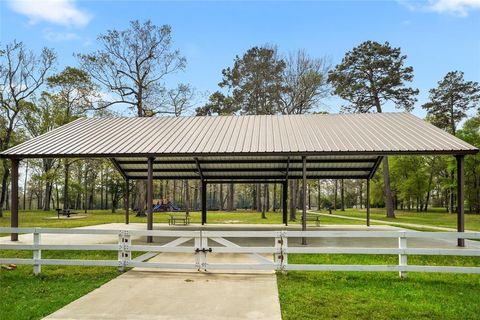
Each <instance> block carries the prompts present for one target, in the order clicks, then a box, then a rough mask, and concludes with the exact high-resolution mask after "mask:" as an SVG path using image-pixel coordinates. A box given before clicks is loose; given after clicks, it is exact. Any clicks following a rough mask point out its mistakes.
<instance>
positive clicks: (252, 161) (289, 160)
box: [117, 157, 376, 165]
mask: <svg viewBox="0 0 480 320" xmlns="http://www.w3.org/2000/svg"><path fill="white" fill-rule="evenodd" d="M197 159H198V158H197ZM375 161H376V160H375V159H316V160H308V163H315V164H318V163H375ZM117 162H118V163H119V164H126V165H129V164H132V165H139V164H140V165H142V164H147V161H146V160H117ZM287 162H290V163H302V160H295V159H290V157H287V159H286V160H280V159H272V160H269V159H257V160H250V159H248V160H247V159H245V160H242V159H229V160H214V159H212V160H201V159H198V163H200V164H229V163H233V164H251V163H276V164H281V163H287ZM153 163H154V164H192V165H194V164H197V161H195V160H155V161H154V162H153Z"/></svg>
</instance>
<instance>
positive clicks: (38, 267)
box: [33, 231, 42, 275]
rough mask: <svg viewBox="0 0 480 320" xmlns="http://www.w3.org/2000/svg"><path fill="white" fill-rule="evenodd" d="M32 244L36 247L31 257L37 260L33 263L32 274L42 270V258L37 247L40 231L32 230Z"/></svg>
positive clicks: (40, 251)
mask: <svg viewBox="0 0 480 320" xmlns="http://www.w3.org/2000/svg"><path fill="white" fill-rule="evenodd" d="M33 245H34V247H36V249H34V250H33V259H34V260H38V262H35V263H34V265H33V274H34V275H38V274H40V272H41V271H42V265H41V261H40V260H41V259H42V250H40V249H39V248H38V246H39V245H40V233H38V232H36V231H35V232H34V233H33Z"/></svg>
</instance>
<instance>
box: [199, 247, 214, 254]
mask: <svg viewBox="0 0 480 320" xmlns="http://www.w3.org/2000/svg"><path fill="white" fill-rule="evenodd" d="M195 252H196V253H199V252H203V253H205V252H212V248H208V249H206V248H202V249H199V248H196V249H195Z"/></svg>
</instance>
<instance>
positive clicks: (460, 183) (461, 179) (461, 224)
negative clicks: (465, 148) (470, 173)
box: [455, 155, 465, 247]
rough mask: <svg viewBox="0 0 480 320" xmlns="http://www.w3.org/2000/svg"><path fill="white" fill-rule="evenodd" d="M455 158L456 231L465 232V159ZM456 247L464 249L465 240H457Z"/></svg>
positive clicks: (461, 157)
mask: <svg viewBox="0 0 480 320" xmlns="http://www.w3.org/2000/svg"><path fill="white" fill-rule="evenodd" d="M455 158H457V231H458V232H465V212H464V211H465V207H464V206H465V204H464V201H465V192H464V191H465V190H464V183H465V158H464V156H463V155H457V156H455ZM457 242H458V246H459V247H465V239H458V240H457Z"/></svg>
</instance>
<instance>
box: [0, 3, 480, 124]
mask: <svg viewBox="0 0 480 320" xmlns="http://www.w3.org/2000/svg"><path fill="white" fill-rule="evenodd" d="M133 19H139V20H145V19H151V20H152V21H153V22H154V23H156V24H158V25H161V24H169V25H171V26H172V29H173V41H174V46H175V47H177V48H178V49H180V51H181V52H182V54H183V55H185V56H186V58H187V61H188V65H187V68H186V70H185V72H181V73H179V74H177V75H175V76H173V77H170V78H169V79H168V80H167V85H168V86H170V87H175V86H176V84H177V83H178V82H184V83H190V84H192V85H193V86H194V87H195V88H196V89H197V91H198V92H200V93H201V92H213V91H215V90H217V89H218V87H217V84H218V82H219V81H220V80H221V70H222V68H225V67H227V66H230V65H232V61H233V59H234V57H235V55H241V54H242V53H243V52H245V50H246V49H248V48H249V47H251V46H255V45H263V44H274V45H277V46H278V48H279V51H280V52H281V53H288V52H291V51H296V50H298V49H305V50H306V51H307V52H308V53H309V54H310V55H312V56H316V57H321V56H327V57H329V58H330V59H331V61H332V63H333V64H336V63H338V62H340V61H341V59H342V57H343V55H344V54H345V52H346V51H347V50H350V49H352V48H353V47H354V46H356V45H358V44H360V43H361V42H363V41H365V40H375V41H379V42H383V41H389V42H390V43H391V44H392V45H393V46H399V47H401V48H402V51H403V52H404V53H405V54H407V55H408V60H407V63H408V64H409V65H412V66H413V67H414V70H415V79H414V82H413V84H412V85H413V86H414V87H416V88H419V89H420V92H421V94H420V96H419V102H418V103H417V107H416V109H415V111H414V113H415V114H416V115H419V116H423V115H424V112H423V110H421V108H420V105H421V104H422V103H424V102H425V101H426V99H427V98H428V90H429V89H430V88H432V87H434V86H435V85H436V83H437V81H439V80H440V79H441V78H442V77H443V76H444V75H445V73H447V72H448V71H451V70H462V71H464V72H465V77H466V79H468V80H474V81H480V37H479V34H480V0H431V1H424V2H418V1H417V2H411V1H309V2H299V1H295V2H294V1H280V2H275V1H264V2H257V1H244V2H234V1H209V2H202V1H196V2H188V1H180V2H173V1H171V2H167V1H69V0H43V1H39V0H38V1H35V0H27V1H22V0H21V1H18V0H16V1H14V0H0V43H1V44H2V45H3V44H5V43H8V42H10V41H12V40H14V39H17V40H21V41H23V42H25V43H26V44H27V46H28V47H30V48H32V49H33V50H40V48H41V47H43V46H47V47H52V48H54V49H55V50H56V51H57V53H58V56H59V63H58V66H57V70H58V71H59V70H61V69H62V67H64V66H66V65H76V64H77V61H76V58H75V57H74V56H73V53H78V52H81V53H86V52H90V51H93V50H94V49H95V48H96V40H95V39H96V37H97V35H98V34H100V33H103V32H105V31H106V30H107V29H112V28H116V29H123V28H126V27H127V26H128V23H129V21H130V20H133ZM325 103H326V104H327V105H329V106H330V107H329V108H328V111H330V112H337V111H338V107H339V105H340V104H341V103H342V102H341V101H340V99H335V98H332V99H329V100H327V101H326V102H325ZM391 110H393V109H391ZM391 110H390V111H391Z"/></svg>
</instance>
